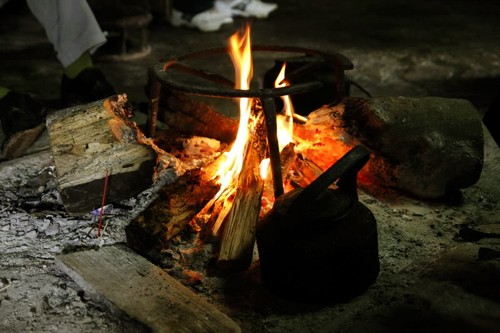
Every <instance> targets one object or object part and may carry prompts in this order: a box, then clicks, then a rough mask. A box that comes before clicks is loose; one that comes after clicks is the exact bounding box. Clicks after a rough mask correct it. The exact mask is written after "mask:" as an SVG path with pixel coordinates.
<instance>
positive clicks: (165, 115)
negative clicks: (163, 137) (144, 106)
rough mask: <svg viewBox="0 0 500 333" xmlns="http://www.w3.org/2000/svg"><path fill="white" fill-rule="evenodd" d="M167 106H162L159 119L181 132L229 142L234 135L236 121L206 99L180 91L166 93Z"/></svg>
mask: <svg viewBox="0 0 500 333" xmlns="http://www.w3.org/2000/svg"><path fill="white" fill-rule="evenodd" d="M167 97H168V98H166V99H165V100H166V103H167V105H168V107H167V108H165V107H162V108H161V110H160V116H159V119H160V120H161V121H163V122H164V123H165V124H167V125H168V126H169V127H170V128H172V129H175V130H177V131H179V132H180V133H183V134H189V135H197V136H203V137H207V138H213V139H217V140H219V141H221V142H224V143H231V142H233V141H234V139H235V137H236V133H237V130H238V121H237V120H236V119H233V118H231V117H228V116H226V115H224V114H222V113H220V112H217V111H216V110H215V108H214V107H212V106H210V105H208V104H207V103H203V102H206V100H204V101H203V102H200V101H198V99H197V98H196V96H193V95H186V94H184V93H180V92H171V93H170V94H169V95H167Z"/></svg>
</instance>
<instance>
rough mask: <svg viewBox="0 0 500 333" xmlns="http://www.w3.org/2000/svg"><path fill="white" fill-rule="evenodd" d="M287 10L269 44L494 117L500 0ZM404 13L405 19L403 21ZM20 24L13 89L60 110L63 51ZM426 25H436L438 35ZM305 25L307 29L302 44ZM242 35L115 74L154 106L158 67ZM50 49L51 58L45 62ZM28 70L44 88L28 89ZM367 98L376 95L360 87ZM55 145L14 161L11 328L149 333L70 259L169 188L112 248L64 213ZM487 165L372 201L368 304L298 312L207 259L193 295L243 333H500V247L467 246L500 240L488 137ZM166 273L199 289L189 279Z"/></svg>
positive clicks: (8, 205) (158, 35) (2, 283)
mask: <svg viewBox="0 0 500 333" xmlns="http://www.w3.org/2000/svg"><path fill="white" fill-rule="evenodd" d="M277 2H279V3H280V11H279V13H277V15H276V16H275V17H274V18H275V20H266V21H262V22H258V23H256V24H255V25H254V28H255V38H254V40H256V41H260V42H263V43H267V44H278V43H284V42H286V44H293V45H300V46H304V47H312V48H318V49H335V50H337V51H339V52H341V53H342V54H345V55H346V56H348V57H349V58H350V59H351V60H352V61H353V63H354V65H355V70H354V71H352V73H349V77H350V78H352V79H353V80H355V81H356V82H358V83H360V84H362V86H363V87H364V88H366V89H368V90H369V91H370V92H371V93H372V95H374V96H384V95H385V96H399V95H401V96H443V97H456V98H466V99H469V100H471V101H472V102H473V104H474V105H475V106H476V107H477V109H478V112H479V113H481V114H482V113H483V112H484V109H485V108H486V107H487V106H488V105H489V103H490V102H491V101H492V99H493V96H495V94H498V82H499V81H498V77H500V66H499V64H500V61H499V54H500V52H499V46H498V43H497V40H496V37H495V36H498V34H496V32H498V28H499V26H498V24H497V22H498V21H497V20H496V19H497V18H498V13H497V12H498V10H495V8H497V4H496V3H495V2H494V1H485V5H484V7H481V6H476V5H474V6H472V7H471V5H470V4H469V2H467V1H457V4H455V5H453V4H452V3H451V2H447V1H439V2H426V1H422V2H415V3H412V4H411V6H410V7H405V6H407V3H405V6H403V5H402V4H403V2H401V1H397V0H392V1H384V3H383V4H378V5H377V6H375V5H374V4H373V3H372V2H367V1H357V2H356V5H355V6H354V5H352V4H351V3H347V2H346V3H341V4H334V3H333V2H331V1H314V4H315V6H310V5H309V3H307V2H303V1H298V0H293V1H292V0H290V1H287V2H286V3H285V1H277ZM408 8H409V9H408ZM393 9H394V10H396V11H402V12H404V14H405V15H400V16H397V15H394V14H391V13H396V12H394V11H392V12H391V10H393ZM408 10H410V11H411V14H412V15H407V14H408ZM297 12H299V13H304V15H303V20H291V19H290V17H296V16H294V15H297ZM16 13H17V15H18V16H12V17H14V18H9V19H7V18H6V19H5V20H4V18H3V17H2V20H3V21H2V22H3V23H4V24H3V27H2V30H1V32H2V33H4V32H6V31H8V32H9V34H8V35H7V36H6V37H5V38H3V35H2V38H3V39H1V40H0V43H1V45H2V47H1V48H0V50H1V51H0V60H2V61H3V63H8V64H9V65H8V66H2V75H3V76H2V80H3V81H5V82H6V83H7V84H10V86H12V87H14V88H24V89H26V90H28V91H31V92H33V93H34V95H35V96H37V97H41V98H42V99H44V100H46V101H48V103H49V104H50V105H53V101H54V99H55V98H56V96H57V94H58V80H59V74H60V73H59V70H60V69H59V67H58V64H57V63H56V62H55V61H47V60H45V58H43V56H44V55H51V50H50V45H48V44H47V42H46V41H45V39H44V36H43V32H41V31H40V28H39V27H37V26H36V25H33V24H31V23H32V22H33V21H32V19H30V18H28V16H26V13H25V12H21V13H20V14H19V12H17V11H16ZM464 13H466V14H464ZM306 14H307V15H306ZM466 15H470V17H468V16H466ZM319 18H321V19H319ZM17 19H19V20H17ZM424 19H428V20H427V21H426V22H427V24H422V21H423V20H424ZM464 22H468V23H467V24H465V25H464V24H463V23H464ZM26 23H29V24H26ZM278 23H279V24H278ZM22 26H24V28H20V27H22ZM464 26H465V27H468V28H467V29H465V28H464ZM311 27H313V28H314V29H312V28H311ZM292 28H293V29H294V31H296V32H297V33H296V34H295V35H293V37H292V35H291V34H290V31H291V29H292ZM325 31H336V32H338V33H336V34H333V33H332V34H328V33H326V34H325ZM230 32H232V31H228V30H223V31H221V32H219V33H215V34H211V35H203V38H200V34H199V33H197V32H192V31H190V30H186V31H185V30H179V31H177V30H176V31H175V33H174V32H173V30H172V28H171V27H164V26H155V27H152V28H151V36H150V41H151V43H152V44H153V52H152V54H151V55H150V57H147V58H143V59H140V60H138V61H135V62H128V63H125V64H124V63H107V64H102V66H103V68H104V70H105V72H106V73H107V74H109V77H110V79H111V80H112V81H113V82H114V83H116V86H117V88H118V89H119V90H120V91H124V92H127V93H128V94H129V96H130V99H131V100H133V101H134V102H136V103H135V105H140V104H141V103H143V102H144V89H143V88H144V84H145V83H146V75H147V70H146V69H147V67H148V66H150V65H151V64H153V63H154V62H155V61H157V60H158V59H159V58H160V57H162V56H164V55H166V54H170V53H176V54H179V53H181V54H182V53H183V52H186V51H192V50H193V49H201V48H205V47H214V46H215V47H219V46H221V45H223V44H224V43H225V41H226V38H227V36H228V35H229V33H230ZM270 32H272V33H270ZM179 40H182V43H180V42H179ZM27 51H28V52H27ZM35 53H36V54H40V55H42V57H40V58H36V59H33V57H32V56H31V55H32V54H35ZM42 58H43V59H42ZM54 73H56V74H58V75H55V74H54ZM28 74H29V75H33V77H36V79H34V80H26V79H25V77H27V75H28ZM3 81H2V82H3ZM353 94H361V93H360V92H359V91H356V89H354V90H353ZM44 135H46V134H44ZM39 144H40V145H39V146H37V147H34V149H32V151H31V154H30V155H27V156H24V157H21V158H18V159H15V160H12V161H4V162H2V163H0V184H1V185H0V332H2V333H3V332H6V333H11V332H12V333H18V332H19V333H21V332H103V333H104V332H106V333H109V332H146V331H147V329H146V328H141V327H140V325H139V326H138V325H137V324H135V323H132V322H131V320H130V319H127V318H124V317H123V316H122V315H120V314H119V313H117V312H116V311H111V310H110V309H109V308H106V307H104V306H103V305H102V304H101V303H99V302H96V301H95V300H94V299H91V298H89V296H88V295H86V293H85V292H84V291H83V289H82V288H81V286H79V285H77V284H76V283H75V282H73V281H72V280H71V279H70V278H69V277H67V276H66V275H65V274H64V273H63V272H62V271H60V270H59V269H58V268H57V267H56V266H55V264H54V257H55V256H56V255H57V254H59V253H62V252H65V251H77V250H80V249H86V248H98V247H100V246H108V245H113V244H118V243H120V244H123V243H125V242H126V234H125V228H126V227H127V225H128V224H129V223H130V221H131V220H132V219H133V218H134V217H135V216H136V215H137V214H139V213H140V212H141V211H143V210H144V209H145V207H147V206H148V204H149V203H151V202H152V201H153V200H154V198H155V193H156V190H157V189H158V187H159V186H161V185H162V183H161V182H160V183H157V184H155V185H154V186H153V187H151V188H150V189H148V190H146V191H144V192H143V193H141V194H139V195H138V196H136V197H133V198H130V199H129V200H127V201H125V202H124V203H123V204H124V207H125V206H126V207H130V208H116V209H114V211H113V215H112V216H109V217H107V219H106V221H107V227H106V230H105V232H104V234H103V236H102V237H100V238H97V237H96V228H95V227H96V221H95V220H93V219H92V215H91V214H90V212H89V214H86V215H84V216H81V217H78V218H75V217H69V216H68V215H67V214H66V213H65V211H64V209H63V208H62V207H61V199H60V196H59V192H58V189H57V180H56V177H55V169H54V165H53V162H52V159H51V154H50V150H49V149H48V146H47V140H46V137H45V141H44V139H43V138H42V139H41V140H40V142H39ZM484 162H485V163H484V167H483V171H482V175H481V178H480V180H479V181H478V182H477V183H476V184H475V185H473V186H471V187H469V188H466V189H462V190H461V191H460V193H455V195H451V196H449V197H446V198H443V199H441V200H433V201H425V200H419V199H416V198H412V197H409V196H407V195H404V194H401V193H396V192H393V191H389V190H383V189H371V191H370V192H364V191H361V190H360V200H361V202H362V203H363V204H365V205H366V206H367V207H368V208H369V209H370V210H371V211H372V212H373V214H374V216H375V218H376V220H377V228H378V240H379V258H380V265H381V271H380V275H379V276H378V278H377V280H376V282H375V283H374V284H373V285H372V286H371V287H370V288H369V289H368V290H367V291H366V292H365V293H364V294H362V295H361V296H359V297H357V298H355V299H352V300H350V301H348V302H345V303H337V304H329V305H324V306H312V305H305V304H299V303H294V302H289V301H286V300H283V299H281V298H279V297H277V296H275V295H274V294H273V293H271V292H270V291H268V290H267V289H266V288H265V287H264V285H263V284H262V281H261V278H260V268H259V263H258V261H257V262H255V263H254V264H253V265H252V267H251V268H250V269H249V270H248V271H245V272H243V273H240V274H237V275H233V276H229V277H220V276H215V275H211V274H208V273H207V272H206V271H204V269H203V265H202V264H200V262H193V263H191V265H192V267H191V268H193V269H196V270H198V271H199V272H200V273H201V274H202V276H203V277H202V279H201V280H200V281H199V282H198V283H195V284H190V285H188V286H189V287H190V288H191V289H192V290H194V291H195V292H196V293H197V294H198V295H200V296H201V297H203V298H204V299H206V300H208V301H209V302H210V303H212V304H214V305H215V306H216V307H218V308H219V309H220V310H221V311H223V312H224V313H226V314H227V315H228V316H229V317H231V318H232V319H234V320H235V321H236V322H237V323H238V324H239V325H240V326H241V327H242V330H243V332H252V333H261V332H262V333H271V332H275V333H280V332H287V333H293V332H297V333H303V332H325V333H326V332H347V333H362V332H480V333H482V332H498V331H499V330H500V289H499V284H498V281H499V278H500V261H499V260H498V258H495V257H493V258H492V259H489V260H486V259H483V260H480V258H479V255H478V253H479V249H480V248H489V249H494V250H500V240H499V239H498V238H483V239H480V240H478V241H474V242H470V241H469V242H467V241H464V240H463V239H462V238H461V237H459V235H458V234H459V231H460V230H461V229H462V228H464V227H472V228H475V229H477V230H482V231H485V232H491V233H497V234H500V200H499V199H500V186H499V184H500V151H499V148H498V146H497V145H496V144H495V143H494V141H493V139H492V138H491V136H490V135H489V133H488V132H487V131H485V157H484ZM185 246H189V244H187V243H183V242H182V241H179V242H178V243H176V244H175V246H174V247H173V250H172V258H173V260H175V259H176V258H178V253H179V252H178V251H180V250H182V248H183V247H185ZM207 251H209V249H207ZM298 264H300V263H298ZM200 265H201V266H200ZM165 269H166V270H167V271H168V272H169V273H170V274H172V275H173V276H174V277H177V278H179V280H180V281H182V282H185V281H184V280H183V279H182V276H181V275H180V274H179V272H178V271H177V270H176V269H175V267H172V266H168V265H167V266H166V267H165ZM130 301H131V302H133V300H130Z"/></svg>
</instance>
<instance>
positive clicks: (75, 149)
mask: <svg viewBox="0 0 500 333" xmlns="http://www.w3.org/2000/svg"><path fill="white" fill-rule="evenodd" d="M129 111H130V109H129V108H128V105H127V101H126V96H125V95H117V96H113V97H110V98H108V99H104V100H100V101H96V102H92V103H89V104H85V105H79V106H75V107H71V108H68V109H65V110H60V111H57V112H53V113H51V114H49V115H48V117H47V121H46V125H47V129H48V133H49V138H50V145H51V150H52V156H53V159H54V163H55V166H56V173H57V179H58V182H59V189H60V193H61V197H62V201H63V204H64V206H65V207H66V210H67V211H68V212H69V213H70V214H72V215H79V214H85V213H89V212H90V211H91V210H92V209H95V208H97V207H99V206H100V205H101V203H102V197H103V189H104V182H105V178H106V175H108V178H109V182H108V193H107V198H108V200H107V201H108V202H118V201H120V200H123V199H126V198H129V197H131V196H134V195H136V194H138V193H140V192H141V191H143V190H144V189H146V188H148V187H149V186H150V185H151V183H152V179H153V174H154V167H155V165H156V159H157V157H158V155H157V154H156V153H155V151H154V149H153V148H152V147H150V146H148V145H146V144H143V143H141V142H140V141H141V140H139V137H141V138H142V137H143V135H142V133H140V131H139V130H138V128H137V127H134V124H132V123H130V121H129V120H128V117H129ZM142 141H145V140H142ZM162 160H163V161H164V163H166V165H165V167H171V166H173V165H175V158H173V157H171V156H168V154H164V156H162ZM169 163H172V165H170V166H169V165H168V164H169Z"/></svg>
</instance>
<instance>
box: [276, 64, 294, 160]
mask: <svg viewBox="0 0 500 333" xmlns="http://www.w3.org/2000/svg"><path fill="white" fill-rule="evenodd" d="M285 70H286V63H284V64H283V67H281V71H280V73H279V74H278V77H277V78H276V81H275V82H274V86H275V87H276V88H282V87H286V86H289V85H290V84H289V83H287V82H284V81H283V80H284V79H285ZM281 99H282V100H283V103H284V111H285V114H279V115H277V117H276V118H277V119H276V121H277V123H278V144H279V147H280V151H281V150H282V149H283V148H284V147H285V146H286V145H287V144H289V143H290V142H293V114H294V110H293V105H292V100H291V99H290V96H288V95H286V96H281Z"/></svg>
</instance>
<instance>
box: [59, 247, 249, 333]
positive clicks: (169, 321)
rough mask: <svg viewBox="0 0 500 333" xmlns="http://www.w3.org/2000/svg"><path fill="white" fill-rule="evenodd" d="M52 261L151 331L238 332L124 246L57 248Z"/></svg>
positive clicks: (211, 308)
mask: <svg viewBox="0 0 500 333" xmlns="http://www.w3.org/2000/svg"><path fill="white" fill-rule="evenodd" d="M56 264H57V265H58V266H59V268H60V269H61V270H62V271H64V272H65V273H66V274H68V275H69V276H70V277H71V278H72V279H73V280H74V281H75V282H77V283H78V284H79V285H80V286H81V287H82V288H83V290H85V292H86V293H88V294H89V295H90V296H91V297H92V298H94V300H96V301H98V302H101V303H104V305H106V306H108V307H109V308H110V309H111V310H113V312H115V313H116V312H117V311H116V310H117V309H118V310H120V311H121V312H122V313H125V314H126V315H127V316H129V317H130V318H132V319H134V320H137V321H138V322H140V323H142V324H143V325H144V326H146V327H147V328H149V330H150V331H151V332H155V333H163V332H165V333H166V332H168V333H196V332H199V333H208V332H213V333H225V332H241V328H240V327H239V326H238V324H237V323H236V322H234V321H233V320H232V319H231V318H229V317H228V316H227V315H225V314H224V313H222V312H221V311H220V310H219V309H217V308H216V307H215V306H213V305H211V304H210V303H208V302H207V301H205V300H204V299H202V298H201V297H200V296H198V295H196V294H195V293H194V292H193V291H191V290H190V289H188V288H187V287H185V286H184V285H182V284H181V283H179V282H178V281H177V280H176V279H174V278H173V277H171V276H170V275H168V274H167V273H166V272H165V271H164V270H162V269H160V268H159V267H157V266H156V265H153V264H152V263H150V262H149V261H147V260H146V259H145V258H144V257H142V256H139V255H137V254H136V253H134V252H132V251H131V250H130V249H128V248H126V247H123V246H106V247H102V248H100V249H99V250H87V251H81V252H74V253H69V254H60V255H58V256H57V257H56ZM120 311H119V312H120Z"/></svg>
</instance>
